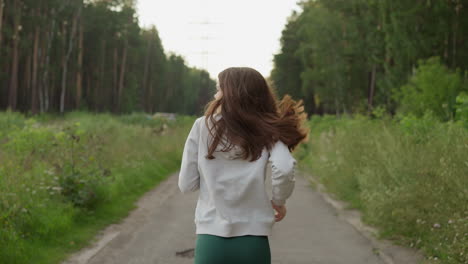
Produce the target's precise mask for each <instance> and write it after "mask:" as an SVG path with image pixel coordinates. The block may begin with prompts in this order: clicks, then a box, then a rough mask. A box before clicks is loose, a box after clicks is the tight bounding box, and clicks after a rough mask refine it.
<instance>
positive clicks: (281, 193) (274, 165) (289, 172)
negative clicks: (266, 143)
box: [269, 141, 296, 205]
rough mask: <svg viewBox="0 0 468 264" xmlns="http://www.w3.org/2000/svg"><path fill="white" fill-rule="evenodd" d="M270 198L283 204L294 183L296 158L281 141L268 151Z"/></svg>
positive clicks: (278, 203)
mask: <svg viewBox="0 0 468 264" xmlns="http://www.w3.org/2000/svg"><path fill="white" fill-rule="evenodd" d="M269 162H271V183H272V192H273V193H272V200H273V203H274V204H276V205H284V204H285V203H286V199H288V198H289V197H290V196H291V194H292V191H293V189H294V185H295V178H294V170H295V165H296V160H295V159H294V157H293V156H292V155H291V153H290V152H289V149H288V146H286V144H284V143H283V142H282V141H278V142H276V144H275V145H274V146H273V148H272V149H271V151H270V157H269Z"/></svg>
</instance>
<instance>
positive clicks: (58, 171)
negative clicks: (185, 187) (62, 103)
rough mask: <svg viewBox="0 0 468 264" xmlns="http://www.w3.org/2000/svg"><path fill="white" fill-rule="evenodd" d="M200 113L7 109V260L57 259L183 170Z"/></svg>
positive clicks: (0, 166) (1, 189) (1, 187)
mask: <svg viewBox="0 0 468 264" xmlns="http://www.w3.org/2000/svg"><path fill="white" fill-rule="evenodd" d="M193 121H194V118H190V117H180V118H178V120H176V121H174V122H168V121H165V120H161V119H158V120H153V119H152V118H150V117H148V116H146V115H144V114H133V115H127V116H112V115H110V114H89V113H80V112H73V113H70V114H68V115H66V116H65V117H56V116H51V115H47V116H38V117H35V118H34V119H27V118H25V117H24V116H22V115H21V114H18V113H9V112H7V113H0V262H1V263H38V264H40V263H58V262H59V261H61V260H63V259H64V258H65V257H66V255H67V253H70V252H73V251H76V250H77V249H79V248H81V247H83V246H85V245H86V244H87V243H88V241H89V240H90V239H91V238H92V237H93V236H94V235H95V234H96V232H97V231H98V230H100V229H102V228H103V227H105V226H106V225H108V224H110V223H112V222H115V221H117V220H119V219H121V218H122V217H124V216H125V215H126V214H127V213H128V211H129V210H130V209H132V208H133V207H134V202H135V201H136V200H137V199H138V197H140V196H141V195H142V194H143V193H144V192H146V191H148V190H150V189H151V188H153V187H154V186H155V185H156V184H157V183H158V182H159V181H161V180H162V179H164V178H165V177H166V176H167V175H169V174H170V173H171V172H174V171H175V170H177V168H178V166H179V163H180V158H181V155H182V149H183V144H184V141H183V140H181V139H182V138H185V136H186V135H187V133H188V131H189V129H190V127H191V125H192V123H193Z"/></svg>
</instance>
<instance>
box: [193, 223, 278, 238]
mask: <svg viewBox="0 0 468 264" xmlns="http://www.w3.org/2000/svg"><path fill="white" fill-rule="evenodd" d="M195 223H196V226H197V228H196V234H209V235H215V236H221V237H235V236H245V235H253V236H270V235H271V233H272V232H271V231H272V227H273V224H274V223H247V225H246V223H245V222H240V223H231V224H227V225H218V224H214V223H212V222H209V223H200V222H198V223H197V222H195Z"/></svg>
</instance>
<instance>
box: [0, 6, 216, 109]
mask: <svg viewBox="0 0 468 264" xmlns="http://www.w3.org/2000/svg"><path fill="white" fill-rule="evenodd" d="M135 4H136V3H135V1H134V0H84V1H83V0H41V1H37V0H0V110H5V109H11V110H13V111H22V112H30V113H33V114H36V113H43V112H59V113H63V112H65V111H70V110H75V109H79V110H88V111H99V112H113V113H128V112H133V111H144V112H147V113H153V112H156V111H163V112H177V113H185V114H195V113H199V112H200V111H201V110H202V107H203V105H204V104H205V103H206V102H207V100H209V99H210V97H211V95H210V94H211V92H212V91H213V90H214V89H215V82H214V81H213V80H212V79H210V76H209V74H208V73H207V72H206V71H204V70H200V69H196V68H190V67H188V66H187V65H186V63H185V61H184V59H183V58H182V57H181V56H178V55H175V54H166V53H165V52H164V49H163V47H162V44H161V40H160V39H159V36H158V32H157V30H156V28H154V27H153V28H149V29H144V28H141V27H140V26H139V24H138V17H137V14H136V11H135Z"/></svg>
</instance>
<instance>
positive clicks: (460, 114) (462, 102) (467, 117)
mask: <svg viewBox="0 0 468 264" xmlns="http://www.w3.org/2000/svg"><path fill="white" fill-rule="evenodd" d="M456 101H457V104H456V114H455V119H456V120H457V121H458V122H460V123H461V124H462V125H463V126H464V127H466V128H468V93H465V92H462V93H460V94H459V95H458V96H457V100H456Z"/></svg>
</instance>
